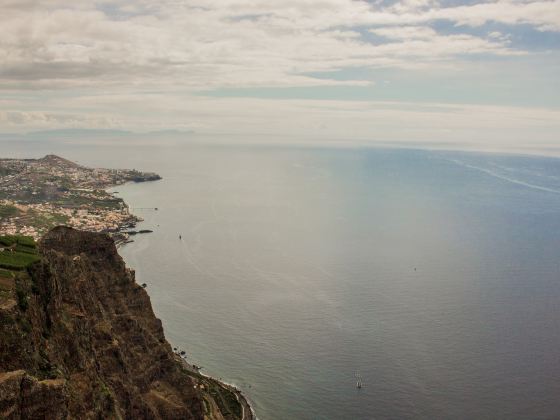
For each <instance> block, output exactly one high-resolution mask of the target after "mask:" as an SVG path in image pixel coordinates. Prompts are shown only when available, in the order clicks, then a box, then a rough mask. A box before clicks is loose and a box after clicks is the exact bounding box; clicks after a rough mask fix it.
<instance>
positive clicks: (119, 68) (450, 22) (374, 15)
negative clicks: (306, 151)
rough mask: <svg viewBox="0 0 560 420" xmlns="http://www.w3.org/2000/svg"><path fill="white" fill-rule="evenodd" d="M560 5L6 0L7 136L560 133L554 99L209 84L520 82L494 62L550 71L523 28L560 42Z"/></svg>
mask: <svg viewBox="0 0 560 420" xmlns="http://www.w3.org/2000/svg"><path fill="white" fill-rule="evenodd" d="M559 8H560V0H537V1H528V0H519V1H517V0H498V1H493V2H485V3H471V2H465V3H464V4H458V3H457V2H456V1H453V2H448V3H446V2H445V1H444V0H400V1H396V2H387V1H384V0H376V1H362V0H284V1H275V2H271V1H270V0H160V1H155V0H103V1H100V0H76V1H73V2H69V1H67V0H3V1H2V2H1V5H0V94H1V99H0V131H10V130H16V131H27V130H30V129H46V128H61V127H66V128H69V127H70V128H71V127H86V128H127V129H132V130H136V129H138V130H157V129H166V128H178V129H193V130H196V131H197V132H199V133H203V134H208V135H210V134H213V135H217V136H222V135H223V136H226V134H227V133H230V134H232V135H237V136H240V137H244V138H253V139H255V138H257V137H259V136H260V135H261V134H262V136H268V137H269V138H279V137H282V139H283V140H284V141H285V140H286V139H293V140H294V141H296V140H298V139H299V140H301V139H305V141H314V140H315V139H322V140H324V141H332V142H336V141H342V140H343V139H353V140H355V141H358V140H359V141H364V142H370V141H375V142H380V141H412V140H413V139H415V140H421V141H425V142H426V141H444V139H445V141H455V142H462V143H469V142H471V143H472V142H474V141H481V142H483V141H484V139H483V138H482V137H481V136H485V138H494V140H495V141H496V142H497V144H498V143H500V142H503V144H506V143H507V141H508V139H509V141H511V142H512V143H516V142H517V143H519V144H520V143H521V142H523V141H525V142H527V140H526V139H527V138H538V139H540V140H542V141H543V142H551V141H552V139H553V137H554V136H556V138H557V137H558V133H559V132H560V127H559V125H558V123H557V121H559V120H560V118H559V117H560V116H559V115H558V113H557V111H555V110H550V109H546V108H544V107H536V108H529V107H522V108H514V107H507V106H502V107H490V106H488V105H484V106H482V105H481V106H475V105H464V106H458V105H443V104H432V103H429V104H421V103H419V102H422V99H423V98H419V100H418V101H417V102H415V103H414V104H412V103H400V104H397V103H381V102H379V101H373V102H366V101H363V102H357V101H339V100H337V101H334V100H324V101H319V100H307V101H304V100H272V99H269V100H264V99H249V98H230V99H220V98H205V97H200V96H197V93H200V92H203V91H212V90H214V91H220V90H223V89H228V88H236V89H242V88H261V90H265V89H263V88H279V89H283V88H292V89H296V90H297V89H300V90H302V88H325V89H326V88H327V87H346V88H348V87H352V88H354V89H364V90H368V89H371V90H374V89H378V88H379V86H380V85H384V86H386V89H388V88H391V89H395V90H398V89H409V90H410V91H411V92H412V94H411V95H409V97H413V96H414V94H415V92H416V91H418V92H420V91H422V89H419V88H418V87H422V82H423V81H424V82H426V77H425V75H427V74H431V75H432V77H434V76H433V75H437V76H439V75H441V76H442V80H443V79H445V78H446V76H449V77H448V80H452V79H453V77H452V76H453V75H452V73H453V72H462V74H463V75H467V76H470V77H471V81H470V83H472V84H473V85H476V84H477V80H475V78H476V77H478V76H480V77H481V78H483V77H486V79H490V78H493V79H492V83H488V80H486V81H485V82H486V83H487V84H485V85H484V86H487V85H488V86H490V85H495V86H498V89H501V90H500V92H502V91H504V90H507V89H508V88H509V87H511V89H513V90H515V88H516V86H515V85H511V86H510V85H508V83H510V81H505V80H504V79H503V78H502V77H501V74H500V71H498V70H501V69H502V68H503V67H499V66H492V65H489V63H490V64H493V63H501V61H500V60H503V63H505V64H502V66H504V65H509V64H510V63H513V64H515V63H516V62H515V61H514V60H517V59H518V60H521V58H520V57H521V56H523V57H524V59H525V57H529V58H528V59H527V60H526V61H524V62H523V63H524V64H525V65H527V66H528V67H529V68H530V69H532V68H534V65H535V63H536V61H530V57H532V56H536V55H537V54H545V53H536V52H533V51H531V50H530V49H528V47H527V46H526V45H524V44H521V43H519V42H518V40H519V36H520V34H522V33H523V31H527V30H531V31H533V33H537V34H538V33H539V32H538V31H541V32H546V33H547V34H548V35H550V34H552V35H553V36H558V35H559V34H560V9H559ZM520 28H521V29H520ZM554 39H555V38H554ZM521 45H523V46H521ZM506 58H507V59H508V60H511V61H507V62H506V60H505V59H506ZM553 59H554V56H553ZM517 63H519V62H517ZM527 63H528V64H527ZM554 67H555V66H552V68H554ZM519 68H522V67H521V65H520V67H519ZM473 69H474V70H473ZM496 69H498V70H496ZM471 71H474V72H475V73H476V74H475V75H474V76H473V75H472V74H471V73H470V72H471ZM375 72H378V73H375ZM391 72H394V73H399V72H410V73H414V74H415V75H417V77H416V79H414V78H409V79H406V78H402V79H399V78H398V77H395V78H392V77H391V75H392V73H391ZM552 72H553V71H551V73H552ZM521 73H523V72H522V71H520V72H519V74H517V73H516V75H515V77H516V78H515V83H524V84H527V85H531V80H532V79H531V77H534V76H531V75H529V76H527V75H526V74H525V75H523V74H521ZM525 73H527V71H525ZM372 74H373V76H372ZM376 74H381V76H380V77H382V79H380V81H379V82H378V83H377V84H376V80H375V77H376V76H375V75H376ZM399 74H401V73H399ZM423 77H424V79H423ZM547 77H549V76H547ZM549 78H550V77H549ZM384 80H387V81H390V83H389V82H387V83H383V82H382V81H384ZM403 80H404V84H405V87H404V88H403V87H401V86H399V82H400V81H403ZM407 80H415V83H416V84H414V83H409V84H408V85H407V84H406V81H407ZM457 80H465V78H462V79H461V78H457ZM555 80H556V78H554V79H552V78H551V79H550V83H549V85H550V88H551V89H554V86H556V84H557V81H555ZM555 83H556V84H555ZM424 84H426V83H424ZM450 85H451V83H450ZM387 86H388V87H387ZM503 86H505V88H504V87H503ZM531 86H533V85H531ZM415 88H418V89H415ZM428 88H429V87H428ZM428 88H426V87H425V88H424V91H425V90H426V89H428ZM462 88H463V89H462V90H461V89H455V90H454V89H453V86H451V87H450V88H449V89H448V92H452V93H451V94H450V96H451V95H458V94H456V93H455V92H456V91H462V92H463V93H464V92H465V90H466V89H464V86H462ZM478 91H480V89H479V90H478ZM395 97H400V96H399V95H395ZM434 97H438V96H437V95H435V96H434ZM415 99H418V98H415ZM451 99H452V100H453V101H454V102H457V101H460V100H461V98H457V97H455V96H453V97H452V98H451ZM424 100H426V99H425V98H424ZM259 138H260V137H259ZM523 138H525V140H523Z"/></svg>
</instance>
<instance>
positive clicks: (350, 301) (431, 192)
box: [2, 144, 560, 420]
mask: <svg viewBox="0 0 560 420" xmlns="http://www.w3.org/2000/svg"><path fill="white" fill-rule="evenodd" d="M18 147H19V146H18ZM41 147H43V146H41ZM41 147H38V148H35V149H33V153H34V154H35V155H40V154H43V150H42V149H41ZM49 148H50V150H44V151H45V152H49V151H50V152H55V153H61V154H63V155H64V156H68V157H70V158H72V159H76V160H78V161H80V162H81V163H84V164H87V165H97V166H112V167H135V168H137V169H143V170H153V171H157V172H158V173H160V174H161V175H162V176H163V180H162V181H158V182H153V183H144V184H128V185H125V186H121V187H118V188H116V190H117V191H118V192H119V196H121V197H123V198H124V199H125V200H126V201H127V202H128V203H129V205H130V206H131V207H132V209H133V211H134V213H136V214H138V215H140V216H141V217H143V218H144V219H145V222H143V223H142V224H141V225H140V226H139V228H143V229H153V230H154V232H153V233H151V234H146V235H140V236H136V237H135V238H134V240H135V242H134V243H131V244H128V245H126V246H125V247H123V248H122V249H121V254H122V255H123V257H124V258H125V260H126V262H127V263H128V265H129V266H131V267H132V268H134V269H135V270H136V273H137V281H138V282H139V283H144V282H145V283H147V285H148V288H147V290H148V292H149V294H150V296H151V298H152V303H153V305H154V308H155V312H156V314H157V315H158V316H159V317H160V318H161V319H162V320H163V324H164V328H165V331H166V336H167V338H168V339H169V341H170V342H171V343H172V344H173V345H174V346H177V347H179V348H180V349H182V350H185V351H186V352H187V355H188V360H190V361H191V362H192V363H195V364H197V365H201V366H203V368H204V369H203V371H204V372H205V373H207V374H210V375H214V376H216V377H218V378H222V379H223V380H225V381H227V382H230V383H234V384H235V385H237V386H238V387H240V388H241V389H242V390H243V391H244V392H245V394H246V395H247V396H248V397H249V399H250V401H251V403H252V404H253V406H254V408H255V411H256V413H257V415H258V417H259V418H260V419H261V420H268V419H270V420H280V419H282V420H283V419H413V418H414V419H474V418H477V419H517V418H519V419H527V418H533V419H536V418H539V419H552V418H559V417H560V397H559V396H560V160H558V159H553V158H537V157H522V156H506V155H504V156H501V155H489V154H488V155H485V154H476V153H460V152H441V151H422V150H387V149H364V148H361V149H319V148H316V149H313V148H293V147H292V148H288V147H286V148H282V147H249V146H201V145H181V144H171V145H166V146H161V147H155V146H149V145H143V146H142V145H141V146H137V147H135V148H133V149H131V148H130V147H128V146H124V145H123V146H122V147H121V146H117V145H110V146H104V147H102V148H100V147H99V146H95V145H92V144H89V145H82V146H76V145H72V146H69V145H68V144H53V145H49ZM16 149H17V148H16ZM25 151H26V150H19V149H18V150H15V149H14V153H15V154H20V155H21V154H23V153H24V152H25ZM2 154H7V153H6V152H4V153H2ZM28 155H29V153H28ZM156 207H157V208H158V210H157V211H156V210H154V208H156ZM179 235H181V236H182V239H179ZM356 374H358V375H359V376H360V377H361V379H362V382H363V387H362V388H361V389H357V387H356Z"/></svg>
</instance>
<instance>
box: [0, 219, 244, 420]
mask: <svg viewBox="0 0 560 420" xmlns="http://www.w3.org/2000/svg"><path fill="white" fill-rule="evenodd" d="M39 250H40V256H41V261H39V262H36V263H34V264H33V265H32V266H31V267H30V268H29V269H28V272H27V274H25V275H22V276H19V278H17V279H16V281H15V289H14V293H13V302H12V304H9V302H7V303H6V302H5V304H4V305H3V306H2V307H1V308H0V418H8V419H67V418H72V419H110V418H114V419H119V418H122V419H204V418H206V419H210V418H217V419H222V418H225V419H235V418H243V417H246V418H250V417H248V415H247V414H244V411H245V406H242V404H241V402H240V396H239V394H238V393H237V392H235V390H233V389H231V388H228V387H227V386H224V385H223V384H220V383H219V382H217V381H214V380H212V379H209V378H206V377H203V376H201V375H199V374H198V373H197V372H196V371H193V370H192V369H190V368H189V366H188V365H187V364H186V363H184V362H183V361H182V360H181V359H180V358H179V357H178V356H177V355H176V354H174V353H173V351H172V348H171V346H170V344H169V343H168V342H167V341H166V339H165V337H164V333H163V328H162V324H161V321H160V320H159V319H157V318H156V317H155V315H154V313H153V310H152V306H151V303H150V299H149V297H148V295H147V293H146V291H145V290H144V289H143V288H142V287H141V286H140V285H138V284H136V282H135V276H134V272H133V271H132V270H130V269H127V268H126V267H125V264H124V262H123V260H122V258H121V257H120V256H119V254H118V253H117V250H116V248H115V245H114V242H113V240H112V239H111V238H109V237H108V236H107V235H104V234H97V233H86V232H81V231H77V230H74V229H70V228H65V227H58V228H55V229H53V230H52V231H51V232H49V233H48V234H47V235H46V236H45V237H44V238H43V239H42V240H41V242H40V244H39Z"/></svg>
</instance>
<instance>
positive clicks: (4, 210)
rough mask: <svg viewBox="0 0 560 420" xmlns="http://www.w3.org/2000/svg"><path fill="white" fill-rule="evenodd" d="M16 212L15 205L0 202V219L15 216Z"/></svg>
mask: <svg viewBox="0 0 560 420" xmlns="http://www.w3.org/2000/svg"><path fill="white" fill-rule="evenodd" d="M18 213H19V211H18V209H17V208H16V207H14V206H7V205H2V204H0V219H3V218H8V217H13V216H17V214H18Z"/></svg>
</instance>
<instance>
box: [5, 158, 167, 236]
mask: <svg viewBox="0 0 560 420" xmlns="http://www.w3.org/2000/svg"><path fill="white" fill-rule="evenodd" d="M159 179H161V177H160V176H159V175H158V174H155V173H152V172H140V171H137V170H130V169H92V168H87V167H84V166H81V165H78V164H77V163H74V162H71V161H69V160H67V159H64V158H61V157H59V156H56V155H47V156H45V157H43V158H41V159H0V234H4V235H13V234H20V235H26V236H31V237H33V238H34V239H39V238H40V237H41V236H42V235H44V234H45V233H46V232H48V231H49V230H50V229H52V228H53V227H55V226H58V225H65V226H71V227H75V228H77V229H81V230H86V231H92V232H107V233H117V232H119V231H120V230H122V229H125V228H130V227H133V226H134V225H135V224H136V222H137V221H138V220H139V219H138V217H136V216H134V215H132V214H131V213H130V212H129V209H128V206H127V205H126V203H125V202H124V201H123V200H122V199H121V198H118V197H115V196H113V195H112V194H110V193H109V192H107V191H106V190H107V188H110V187H113V186H116V185H121V184H124V183H126V182H146V181H157V180H159Z"/></svg>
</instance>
